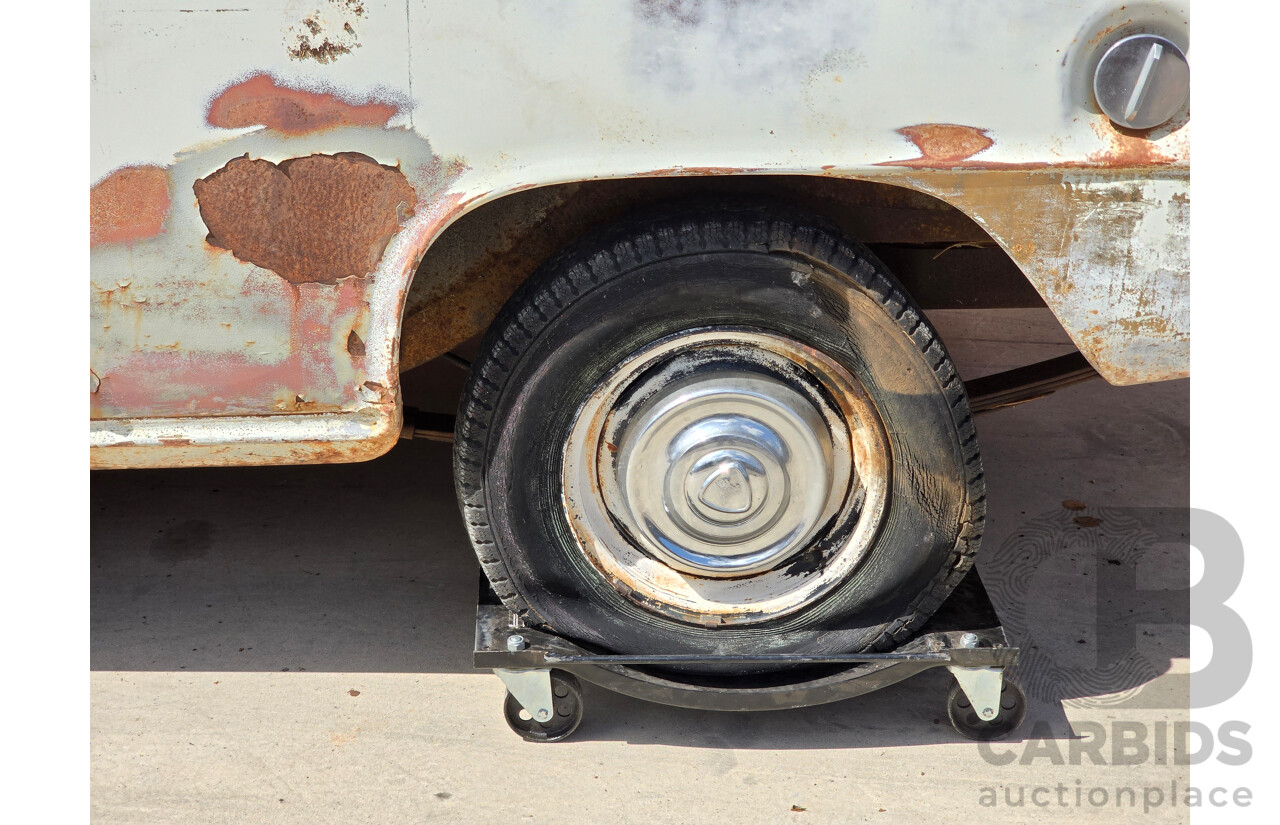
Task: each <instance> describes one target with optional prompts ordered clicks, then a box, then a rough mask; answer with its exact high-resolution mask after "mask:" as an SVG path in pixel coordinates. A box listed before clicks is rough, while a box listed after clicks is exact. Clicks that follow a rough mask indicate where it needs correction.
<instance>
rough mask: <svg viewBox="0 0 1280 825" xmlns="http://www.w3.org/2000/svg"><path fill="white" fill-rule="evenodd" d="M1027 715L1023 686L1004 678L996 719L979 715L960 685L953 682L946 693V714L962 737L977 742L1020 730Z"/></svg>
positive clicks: (988, 740) (1001, 736)
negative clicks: (949, 690) (1020, 686)
mask: <svg viewBox="0 0 1280 825" xmlns="http://www.w3.org/2000/svg"><path fill="white" fill-rule="evenodd" d="M1026 715H1027V697H1026V696H1025V695H1024V694H1023V693H1022V689H1021V688H1019V687H1018V686H1017V685H1015V684H1014V683H1013V682H1011V681H1009V680H1008V679H1005V680H1004V682H1003V683H1002V684H1001V686H1000V707H999V708H998V709H997V713H996V716H995V718H993V719H990V720H987V719H983V718H982V717H981V716H979V715H978V711H977V710H975V709H974V707H973V705H972V704H970V702H969V697H968V696H966V695H965V692H964V691H963V690H961V688H960V685H952V686H951V692H950V693H949V694H947V716H949V717H950V718H951V725H952V727H954V728H955V729H956V730H957V731H958V732H959V733H960V735H961V736H963V737H965V738H966V739H972V740H974V741H976V742H993V741H995V740H997V739H1003V738H1005V737H1006V736H1008V735H1009V734H1011V733H1013V732H1014V731H1015V730H1017V728H1018V726H1019V725H1021V724H1022V720H1023V719H1024V718H1025V717H1026Z"/></svg>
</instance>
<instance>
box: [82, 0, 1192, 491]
mask: <svg viewBox="0 0 1280 825" xmlns="http://www.w3.org/2000/svg"><path fill="white" fill-rule="evenodd" d="M154 6H155V4H151V3H141V2H134V1H130V2H122V1H121V0H109V2H99V3H95V4H94V7H93V12H92V51H91V55H92V56H91V66H92V71H93V75H92V81H91V89H92V93H91V107H92V108H91V118H92V134H91V153H90V165H91V178H92V179H91V184H94V185H97V184H100V183H102V182H103V181H105V180H107V179H109V178H110V176H111V175H112V174H113V173H116V172H117V171H118V170H121V169H122V168H131V167H140V166H141V167H159V168H160V169H163V170H165V176H166V181H167V184H166V185H167V187H168V196H169V201H170V204H169V206H168V208H167V211H166V213H165V215H164V219H163V230H162V231H161V232H159V233H158V234H155V235H152V236H148V237H138V238H131V239H129V240H128V241H126V242H106V243H101V244H98V245H96V246H94V247H93V250H92V254H91V261H92V263H91V273H90V280H91V286H92V291H91V294H92V297H93V300H92V302H91V324H92V350H91V368H92V369H93V372H94V375H95V376H96V379H95V381H94V385H95V388H96V389H97V391H96V392H94V393H93V394H92V395H93V398H92V400H91V404H92V406H93V409H94V419H95V421H94V423H93V425H92V427H91V443H92V444H93V445H95V447H96V448H98V449H95V450H94V451H93V452H94V460H95V462H96V463H97V464H98V465H100V466H138V465H154V464H172V463H236V462H245V463H265V462H271V461H290V462H292V461H305V460H316V461H330V460H351V459H356V458H364V457H372V456H373V455H376V454H378V453H380V452H382V451H384V450H385V449H387V448H389V447H390V445H391V444H392V443H393V442H394V439H395V437H396V436H397V435H398V433H399V429H400V419H399V416H400V411H399V405H398V393H397V386H398V364H397V355H398V342H397V335H398V329H399V321H400V316H401V312H402V307H403V302H404V296H405V294H406V292H407V289H408V286H409V281H410V279H411V277H412V273H413V271H414V269H415V266H416V263H417V261H418V260H419V259H420V258H421V256H422V254H423V253H424V252H425V250H426V248H427V247H428V246H429V245H430V243H431V242H432V240H433V239H434V238H436V237H438V236H439V234H440V233H441V232H443V231H444V230H445V229H446V227H447V226H448V224H449V223H450V222H451V221H453V220H455V219H456V218H457V217H459V216H460V215H462V214H464V213H465V212H466V211H468V210H469V209H473V208H475V207H476V206H478V205H480V204H481V203H484V202H486V201H489V200H492V199H495V198H498V197H501V196H502V195H504V194H507V193H510V192H512V191H516V190H519V189H524V188H529V187H533V186H543V185H548V184H553V183H560V182H570V181H582V180H592V179H601V178H623V177H631V176H640V175H652V174H659V175H677V174H748V173H749V174H781V173H787V174H797V173H800V174H814V175H828V176H835V177H849V178H862V179H871V180H879V181H884V182H889V183H894V184H897V185H901V186H905V187H909V188H913V189H917V190H919V191H923V192H927V193H930V194H933V195H935V196H937V197H939V198H941V199H943V200H945V201H947V202H949V203H951V204H953V205H954V206H956V207H957V208H959V209H960V210H962V211H964V212H965V213H967V214H968V215H970V216H971V217H973V218H974V219H975V220H976V221H977V222H978V223H979V224H980V225H982V226H983V227H984V228H985V229H986V230H987V231H988V232H989V233H990V234H991V235H992V237H993V238H994V239H995V240H996V242H997V243H999V244H1000V245H1001V246H1002V247H1004V248H1005V250H1006V251H1007V252H1008V253H1009V254H1010V256H1011V257H1012V258H1013V259H1014V261H1015V262H1016V263H1017V264H1018V265H1019V266H1020V267H1021V268H1022V270H1023V271H1024V273H1025V274H1026V275H1027V276H1028V278H1029V279H1030V280H1031V281H1032V283H1033V284H1034V285H1035V286H1036V287H1037V289H1038V290H1039V291H1040V293H1041V294H1042V296H1043V297H1044V298H1045V300H1046V302H1047V303H1048V304H1049V306H1050V307H1051V308H1052V309H1053V310H1054V311H1055V313H1056V314H1057V316H1058V318H1059V320H1060V321H1061V322H1062V323H1063V326H1064V327H1065V328H1066V330H1067V331H1068V333H1069V334H1070V335H1071V336H1072V338H1073V340H1074V341H1075V342H1076V344H1077V345H1078V346H1079V347H1080V348H1081V350H1082V351H1083V352H1084V353H1085V355H1086V356H1087V357H1089V358H1090V360H1091V361H1092V362H1093V363H1094V365H1095V366H1096V367H1097V368H1098V369H1099V370H1100V371H1101V372H1102V373H1103V374H1104V376H1106V377H1107V378H1108V379H1109V380H1111V381H1112V382H1113V383H1136V382H1139V381H1147V380H1158V379H1161V378H1169V377H1176V376H1179V375H1185V374H1186V372H1187V369H1188V367H1187V364H1188V352H1189V328H1190V318H1189V313H1190V310H1189V292H1190V289H1189V263H1188V250H1187V231H1188V227H1189V174H1190V173H1189V157H1190V149H1189V143H1190V124H1189V118H1186V117H1183V118H1181V119H1178V120H1176V121H1175V122H1174V123H1173V124H1171V127H1170V128H1168V129H1156V130H1153V131H1151V132H1150V133H1148V134H1145V135H1132V134H1122V133H1120V132H1118V131H1116V130H1115V129H1114V128H1113V127H1112V126H1111V125H1110V123H1109V122H1108V121H1107V120H1106V118H1105V117H1104V116H1103V115H1101V114H1099V113H1097V112H1096V111H1095V110H1094V109H1093V107H1092V103H1091V101H1090V100H1089V98H1088V94H1087V88H1086V87H1085V86H1082V83H1086V82H1087V74H1088V72H1087V68H1088V63H1089V59H1090V57H1091V56H1095V55H1096V52H1097V50H1098V49H1099V48H1101V47H1103V46H1105V45H1106V44H1107V43H1109V42H1111V41H1112V40H1114V38H1115V37H1116V36H1119V35H1120V34H1123V33H1124V32H1125V31H1128V30H1133V29H1134V28H1135V27H1141V28H1143V29H1144V30H1146V29H1151V28H1153V27H1154V28H1156V29H1158V30H1159V31H1161V32H1162V33H1164V34H1165V35H1166V36H1168V37H1170V38H1171V39H1174V40H1175V42H1178V43H1179V44H1180V45H1182V46H1183V47H1184V48H1187V46H1188V43H1187V31H1188V27H1187V19H1188V18H1187V10H1186V8H1185V6H1183V5H1181V4H1166V3H1155V4H1145V5H1141V6H1127V7H1125V8H1124V10H1123V11H1121V6H1120V5H1119V4H1113V3H1104V2H1082V3H1079V4H1076V5H1075V6H1066V5H1060V4H1051V3H1031V2H978V1H976V0H975V1H974V2H948V3H937V2H896V1H895V0H868V1H867V2H837V1H836V0H826V1H825V2H823V1H822V0H814V2H795V3H783V2H758V3H751V2H738V3H732V2H711V0H706V2H697V0H694V1H693V2H673V3H648V2H638V3H623V2H614V1H613V0H605V1H601V2H595V1H594V0H580V2H562V3H521V2H467V3H454V2H442V1H439V0H409V2H408V3H392V2H383V0H365V2H359V3H357V2H356V0H309V2H256V0H249V1H248V2H240V3H238V4H237V8H236V9H232V10H226V11H217V10H201V9H196V10H181V9H179V8H177V7H176V6H174V7H170V8H161V9H157V8H155V7H154ZM308 20H310V21H312V23H313V26H314V27H317V28H318V29H319V32H318V33H315V32H312V30H311V28H312V27H308V26H307V25H306V21H308ZM344 26H347V27H349V28H350V31H348V29H347V28H344ZM302 37H306V38H308V42H310V43H312V44H314V45H318V44H319V43H320V42H321V41H322V40H323V39H329V40H330V42H331V43H333V44H334V45H336V46H337V47H338V48H339V49H342V48H346V49H349V51H347V52H345V53H342V52H340V51H339V52H338V53H336V54H333V55H331V59H328V60H325V61H323V62H322V61H320V60H316V59H313V58H307V57H305V56H303V57H301V58H300V57H298V56H297V55H296V54H291V50H294V51H295V52H296V49H297V46H298V44H299V38H302ZM1095 59H1096V57H1095ZM260 74H265V75H269V76H270V79H271V82H273V83H274V84H275V85H276V86H278V87H280V88H283V89H290V90H301V91H303V92H308V93H315V94H318V95H320V96H322V97H323V96H326V95H327V96H328V97H327V98H326V99H327V100H330V101H336V102H338V103H345V104H350V105H353V106H360V105H372V104H375V103H377V104H381V105H383V106H387V107H389V109H391V110H394V111H392V112H391V113H390V114H389V116H388V117H387V118H386V119H385V121H384V122H380V123H377V124H354V125H348V126H343V127H339V128H329V129H323V130H312V131H297V132H293V133H289V132H286V131H282V130H281V129H279V128H273V127H272V126H271V125H270V124H268V125H253V124H250V125H247V126H244V127H239V128H223V127H219V126H216V125H211V123H210V122H209V120H210V107H211V105H212V104H213V103H214V101H215V100H216V99H217V98H218V97H219V95H220V94H222V93H223V92H224V91H226V90H228V89H229V88H230V89H232V90H234V89H235V88H236V87H237V84H243V83H244V81H246V79H249V78H252V77H254V76H255V75H260ZM281 105H283V104H281ZM277 111H279V110H277ZM939 125H941V126H943V127H946V128H945V129H944V131H943V136H944V137H945V136H947V135H953V134H954V135H959V136H961V137H962V138H963V140H962V141H961V143H962V147H963V148H964V152H968V153H967V154H965V153H964V152H955V151H951V149H948V148H947V147H948V146H950V144H946V143H945V141H944V142H938V141H936V140H935V141H934V142H930V138H929V137H928V132H929V130H928V128H926V129H925V130H924V131H923V132H921V131H919V130H917V131H916V132H912V131H910V130H912V129H913V128H914V127H932V126H939ZM946 129H951V130H952V131H946ZM904 130H906V131H904ZM935 131H936V130H935ZM922 135H924V137H922ZM970 149H977V151H971V152H970V151H968V150H970ZM339 152H359V153H362V154H364V155H367V156H370V157H372V158H373V159H374V160H376V161H378V162H379V163H381V164H384V165H385V166H390V167H398V168H399V170H400V171H401V172H402V173H403V174H404V175H405V177H406V179H407V180H408V181H409V182H410V184H411V185H412V186H413V187H414V189H415V191H416V192H417V193H418V201H417V205H416V208H415V210H414V214H413V216H412V217H410V218H408V220H407V221H405V222H404V224H403V226H402V228H401V229H400V231H399V232H398V233H397V234H396V235H395V236H394V237H393V238H392V239H391V240H390V242H389V244H388V245H387V247H386V249H385V251H383V253H382V255H381V258H380V259H379V261H378V263H377V266H376V268H375V269H372V270H371V271H370V272H368V273H367V275H366V276H365V277H355V278H347V279H345V280H340V281H338V282H337V283H332V284H320V283H308V284H302V285H291V284H289V283H286V282H285V281H284V280H283V279H282V278H281V277H280V276H278V275H277V274H276V273H275V272H273V271H271V270H270V268H267V267H263V266H260V265H257V264H255V263H251V262H248V261H246V260H243V259H242V258H240V257H238V256H237V255H233V254H231V253H229V252H228V251H227V250H225V249H215V248H213V247H211V246H210V245H209V244H207V243H206V242H205V235H206V234H207V232H208V229H207V227H206V224H205V221H204V220H202V215H201V213H200V208H199V203H198V202H197V199H196V197H195V195H194V193H193V186H194V184H195V181H197V180H201V179H205V178H208V177H209V176H210V175H212V174H213V173H214V172H216V171H217V170H219V169H221V168H223V167H224V166H225V165H226V164H227V163H228V162H229V161H230V160H232V159H233V158H237V157H240V156H243V155H246V154H248V155H249V156H250V158H253V159H259V158H260V159H264V160H268V161H272V162H274V163H280V162H283V161H286V160H287V159H289V158H300V157H306V156H309V155H313V154H316V153H324V154H336V153H339ZM122 282H124V283H127V285H128V286H127V287H125V288H124V289H126V290H127V292H125V293H124V294H122V293H121V290H122V288H121V287H120V284H121V283H122ZM104 296H105V297H104ZM138 297H141V298H144V299H145V301H142V302H139V301H137V300H136V299H137V298H138ZM299 318H301V319H303V320H302V321H299ZM326 324H328V325H329V326H328V327H325V325H326ZM326 329H327V330H328V332H326ZM348 331H351V332H356V333H358V334H359V337H360V339H361V340H362V341H363V344H364V354H363V355H360V356H358V357H357V356H351V355H350V353H349V352H348V350H347V349H345V348H344V346H343V343H344V342H345V341H346V338H347V335H348ZM330 333H331V334H330ZM246 364H248V365H252V366H253V367H254V368H255V369H259V370H260V371H261V376H262V377H261V378H260V379H254V380H252V381H247V382H244V383H243V384H242V385H237V386H234V387H233V386H231V385H233V384H236V381H235V380H234V379H232V378H231V377H230V373H233V372H235V371H236V370H238V369H241V368H242V367H244V365H246ZM187 368H190V371H189V372H185V373H184V370H186V369H187ZM183 375H195V376H197V378H193V379H192V381H193V382H195V383H198V384H199V386H185V385H183V384H182V380H181V377H182V376H183ZM220 381H225V382H226V384H227V386H219V382H220ZM113 387H114V388H117V389H113ZM120 388H127V391H125V390H124V389H120ZM255 416H269V417H271V423H269V424H266V425H262V424H261V423H260V422H259V423H257V424H249V423H246V422H251V421H253V420H254V417H255ZM210 421H213V422H221V423H213V424H210V423H209V422H210ZM357 422H358V424H357ZM263 426H265V427H266V428H267V429H270V430H271V431H272V434H271V435H270V436H268V435H264V432H265V430H264V429H263ZM290 428H296V433H297V437H296V439H291V438H290V437H289V435H288V433H289V431H290ZM161 432H163V433H164V435H163V437H162V436H161V435H159V433H161ZM294 442H296V443H294Z"/></svg>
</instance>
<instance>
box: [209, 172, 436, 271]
mask: <svg viewBox="0 0 1280 825" xmlns="http://www.w3.org/2000/svg"><path fill="white" fill-rule="evenodd" d="M194 188H195V193H196V199H197V201H198V202H199V206H200V217H201V218H203V219H204V222H205V226H207V227H208V228H209V236H208V238H207V240H208V242H209V244H210V245H211V246H215V247H220V248H222V249H227V250H229V251H230V252H231V254H233V255H235V256H236V257H237V258H239V259H240V260H242V261H245V262H247V263H251V264H255V265H257V266H260V267H262V268H263V269H269V270H271V271H272V272H274V273H276V274H277V275H279V276H280V277H282V278H284V279H285V280H286V281H288V282H289V283H291V284H305V283H333V282H335V281H337V280H338V279H339V278H349V277H360V276H364V275H368V274H370V273H372V272H373V271H374V270H375V269H376V268H377V266H378V262H379V261H380V260H381V259H382V253H383V251H384V250H385V249H386V247H387V243H388V241H390V240H391V238H392V236H394V235H395V234H396V232H398V231H399V229H400V224H401V223H402V222H403V221H405V220H406V219H408V218H409V217H410V216H411V215H413V210H414V207H416V206H417V203H418V196H417V193H416V192H414V189H413V187H412V186H411V185H410V184H409V181H408V180H407V179H406V178H405V176H404V174H403V173H402V172H401V171H400V170H399V169H397V168H395V167H393V166H384V165H382V164H380V163H378V162H377V161H375V160H374V159H373V158H370V157H368V156H366V155H361V154H357V153H355V152H343V153H340V154H337V155H310V156H308V157H303V158H291V159H289V160H286V161H282V162H281V163H280V164H278V165H277V164H275V163H272V162H270V161H267V160H251V159H250V158H249V156H248V155H245V156H244V157H240V158H235V159H234V160H231V161H230V162H228V163H227V165H226V166H223V167H222V168H221V169H219V170H218V171H216V172H214V173H213V174H211V175H209V176H208V177H205V178H201V179H199V180H197V181H196V182H195V186H194Z"/></svg>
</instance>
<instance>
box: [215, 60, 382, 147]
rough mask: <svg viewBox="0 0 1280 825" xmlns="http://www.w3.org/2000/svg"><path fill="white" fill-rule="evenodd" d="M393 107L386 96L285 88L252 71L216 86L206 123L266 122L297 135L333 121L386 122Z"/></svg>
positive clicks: (333, 125)
mask: <svg viewBox="0 0 1280 825" xmlns="http://www.w3.org/2000/svg"><path fill="white" fill-rule="evenodd" d="M397 111H399V107H398V106H397V105H395V104H393V103H388V102H386V101H379V100H374V101H368V102H364V103H351V102H348V101H346V100H343V99H341V98H339V97H337V96H336V95H333V94H330V93H328V92H309V91H306V90H303V89H291V88H289V87H288V86H282V85H280V84H279V83H277V82H276V79H275V78H274V77H272V76H271V75H269V74H256V75H253V76H252V77H250V78H248V79H247V80H245V81H243V82H240V83H237V84H235V85H234V86H229V87H227V88H226V89H224V90H222V92H221V93H219V94H218V95H217V96H216V97H214V98H213V100H212V101H211V102H210V103H209V112H208V115H207V116H206V120H208V122H209V125H210V126H220V127H222V128H224V129H241V128H245V127H248V126H266V127H267V128H268V129H274V130H275V131H277V132H284V133H285V134H289V135H302V134H307V133H309V132H319V131H322V130H324V129H334V128H337V127H339V126H378V127H383V126H386V125H387V121H389V120H391V118H392V117H394V116H395V114H396V112H397Z"/></svg>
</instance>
